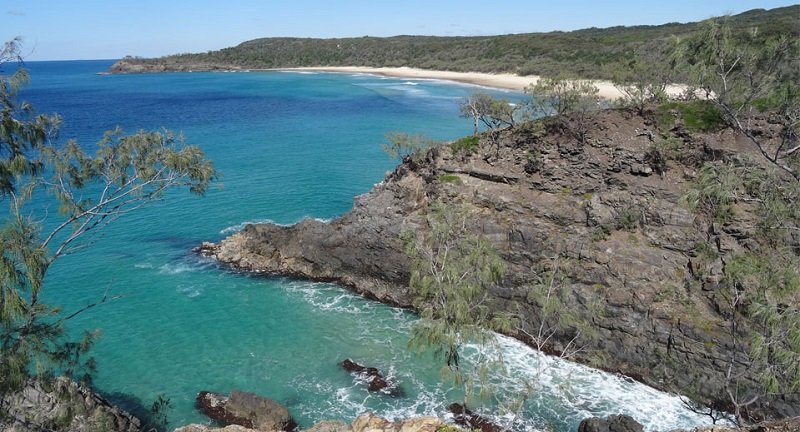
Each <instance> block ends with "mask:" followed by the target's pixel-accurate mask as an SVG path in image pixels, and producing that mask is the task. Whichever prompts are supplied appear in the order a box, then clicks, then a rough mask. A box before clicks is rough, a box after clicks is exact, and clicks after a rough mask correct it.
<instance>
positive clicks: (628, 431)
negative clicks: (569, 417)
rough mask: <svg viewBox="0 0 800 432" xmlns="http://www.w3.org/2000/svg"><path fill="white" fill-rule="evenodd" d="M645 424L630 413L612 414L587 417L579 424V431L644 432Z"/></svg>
mask: <svg viewBox="0 0 800 432" xmlns="http://www.w3.org/2000/svg"><path fill="white" fill-rule="evenodd" d="M643 430H644V426H642V425H641V424H640V423H639V422H637V421H636V420H634V419H633V417H631V416H628V415H624V414H622V415H612V416H608V417H606V418H604V419H603V418H599V417H592V418H589V419H585V420H583V421H582V422H581V424H580V425H579V426H578V432H642V431H643Z"/></svg>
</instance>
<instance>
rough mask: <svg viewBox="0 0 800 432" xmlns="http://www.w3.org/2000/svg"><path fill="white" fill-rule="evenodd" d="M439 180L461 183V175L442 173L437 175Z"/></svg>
mask: <svg viewBox="0 0 800 432" xmlns="http://www.w3.org/2000/svg"><path fill="white" fill-rule="evenodd" d="M439 181H440V182H444V183H456V184H459V183H461V177H459V176H457V175H455V174H442V175H440V176H439Z"/></svg>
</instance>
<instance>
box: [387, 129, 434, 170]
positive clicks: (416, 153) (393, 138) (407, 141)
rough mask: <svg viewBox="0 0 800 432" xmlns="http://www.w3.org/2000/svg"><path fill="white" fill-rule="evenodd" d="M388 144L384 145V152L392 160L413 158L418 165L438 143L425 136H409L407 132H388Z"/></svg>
mask: <svg viewBox="0 0 800 432" xmlns="http://www.w3.org/2000/svg"><path fill="white" fill-rule="evenodd" d="M386 141H388V143H386V144H384V145H383V151H385V152H386V154H388V155H389V157H390V158H392V159H400V160H401V161H402V160H403V159H405V158H406V157H411V160H413V161H414V162H416V163H419V162H421V161H422V158H424V157H425V153H426V152H427V151H428V150H429V149H431V148H433V147H436V145H437V144H438V143H437V142H436V141H434V140H432V139H430V138H428V137H426V136H425V135H424V134H413V135H412V134H409V133H407V132H388V133H387V134H386Z"/></svg>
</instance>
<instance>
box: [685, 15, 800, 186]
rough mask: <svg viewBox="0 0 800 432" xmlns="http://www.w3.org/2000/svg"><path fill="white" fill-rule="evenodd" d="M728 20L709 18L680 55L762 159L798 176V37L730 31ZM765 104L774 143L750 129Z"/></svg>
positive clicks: (695, 78)
mask: <svg viewBox="0 0 800 432" xmlns="http://www.w3.org/2000/svg"><path fill="white" fill-rule="evenodd" d="M730 21H731V19H730V18H720V19H714V20H711V21H709V22H708V23H707V24H706V26H705V28H704V29H703V31H702V32H700V33H699V34H698V35H697V36H696V37H694V38H693V39H692V40H690V41H689V43H688V46H687V50H686V56H685V57H686V61H687V62H688V63H689V64H690V65H691V74H692V75H691V76H692V81H693V84H694V85H695V86H696V87H697V88H699V89H700V90H701V91H703V92H704V94H705V95H706V96H707V97H708V98H709V99H710V100H711V101H713V102H714V103H715V104H716V105H717V106H718V107H719V109H720V111H721V112H722V114H723V116H724V117H725V120H726V121H727V122H728V124H729V125H730V126H731V127H732V128H734V129H735V130H736V131H738V132H741V133H742V134H744V135H745V136H747V137H748V138H749V139H750V141H751V142H752V143H753V144H754V145H755V147H756V149H757V150H758V151H759V152H760V153H761V155H762V156H764V158H765V159H766V160H768V161H769V162H770V163H772V164H774V165H775V166H777V167H779V168H780V169H782V170H784V171H786V172H788V173H789V174H791V175H792V176H793V177H794V178H795V179H796V180H800V165H798V152H800V145H798V131H799V130H800V129H799V128H800V67H798V51H800V41H799V40H798V38H797V37H788V36H787V35H781V36H777V37H771V38H766V39H765V38H764V37H763V36H761V34H760V33H759V32H758V31H757V29H752V30H751V31H749V32H735V31H734V30H733V29H732V25H731V23H730ZM767 107H769V108H772V109H773V110H774V111H775V113H774V115H772V116H771V122H772V123H774V124H775V127H776V128H777V129H778V131H779V132H778V136H779V139H778V140H777V142H773V141H772V140H770V139H768V138H766V137H764V136H762V135H760V134H757V133H755V132H754V130H755V129H756V127H755V123H756V122H757V121H758V116H759V114H760V111H763V110H764V108H767Z"/></svg>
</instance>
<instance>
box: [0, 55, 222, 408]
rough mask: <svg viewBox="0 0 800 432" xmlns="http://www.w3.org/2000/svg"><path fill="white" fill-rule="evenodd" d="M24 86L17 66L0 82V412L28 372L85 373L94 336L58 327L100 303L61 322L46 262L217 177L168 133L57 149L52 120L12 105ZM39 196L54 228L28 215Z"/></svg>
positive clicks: (113, 135)
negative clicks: (51, 301)
mask: <svg viewBox="0 0 800 432" xmlns="http://www.w3.org/2000/svg"><path fill="white" fill-rule="evenodd" d="M18 42H19V41H18V40H14V41H11V42H9V43H7V44H6V45H5V46H4V48H3V51H2V53H0V60H2V61H4V62H8V61H9V60H21V59H20V57H19V44H18ZM3 64H4V63H0V66H2V65H3ZM5 64H7V63H5ZM26 81H27V74H26V73H25V71H24V69H21V68H19V69H17V70H16V71H15V72H14V73H13V74H12V75H10V76H0V104H2V105H1V106H0V116H1V117H0V192H1V193H2V195H0V200H1V201H3V202H6V203H7V204H9V213H8V217H7V219H6V220H5V222H4V223H3V225H2V227H0V251H2V252H0V409H2V403H3V400H4V399H3V396H4V395H6V394H7V393H8V392H13V391H16V390H19V389H20V388H21V386H22V385H23V384H24V382H25V380H26V379H27V378H28V377H29V376H30V374H31V373H33V371H35V374H37V375H38V376H40V377H48V376H50V375H51V374H52V373H54V372H63V373H66V374H67V375H69V376H71V377H72V378H78V375H79V370H82V368H81V366H88V369H91V368H92V367H93V362H91V361H89V362H88V363H83V364H81V363H79V360H80V357H81V356H82V355H83V354H84V353H86V351H87V350H88V349H89V347H90V346H91V342H92V340H93V338H94V337H95V334H94V333H87V335H86V337H85V338H84V339H83V340H82V341H80V342H70V341H66V340H65V339H64V323H65V321H67V320H69V319H71V318H72V317H74V316H75V315H77V314H79V313H81V312H83V311H85V310H87V309H89V308H91V307H94V306H96V305H98V304H100V303H103V302H105V301H108V300H110V298H109V297H108V295H107V294H106V295H104V296H103V297H102V298H101V299H100V300H99V301H98V302H96V303H94V304H92V305H89V306H87V307H85V308H83V309H81V310H79V311H76V312H74V313H71V314H68V315H67V314H64V313H62V312H61V311H60V310H59V309H58V308H54V307H51V306H48V305H46V304H44V303H43V302H42V301H41V294H42V289H43V282H44V279H45V275H46V274H47V271H48V269H49V267H50V266H51V265H52V263H53V262H54V260H56V259H58V258H59V257H62V256H64V255H66V254H69V253H72V252H75V251H78V250H80V249H82V248H84V247H87V246H89V245H90V244H91V243H92V241H93V240H95V239H96V236H97V234H98V233H99V232H100V231H101V230H102V228H103V227H105V226H106V225H108V224H109V223H111V222H113V221H115V220H116V219H118V218H119V217H121V216H124V215H126V214H128V213H130V212H132V211H135V210H136V209H138V208H140V207H142V206H143V205H146V204H148V203H150V202H153V201H155V200H159V199H161V198H162V197H163V196H164V192H165V191H166V190H168V189H172V188H176V187H185V188H188V189H189V191H191V192H192V193H195V194H199V195H202V194H203V193H204V192H205V191H206V190H207V188H208V186H209V184H210V182H211V181H213V180H214V179H215V178H216V176H217V173H216V171H215V170H214V167H213V165H212V164H211V162H209V161H208V160H206V159H205V157H204V155H203V152H202V151H201V150H200V149H199V148H197V147H194V146H190V145H185V144H184V141H183V138H182V137H181V136H179V135H175V134H173V133H171V132H169V131H160V132H145V131H141V132H138V133H135V134H133V135H123V134H122V132H121V131H119V130H116V131H111V132H108V133H106V135H105V137H104V138H103V139H102V140H101V141H100V142H99V144H98V149H97V151H96V153H94V154H90V153H87V152H86V151H85V150H84V149H83V148H82V147H81V146H80V145H78V143H76V142H75V141H69V142H67V143H65V144H63V145H58V144H57V143H56V142H55V140H56V137H57V132H58V124H59V122H60V120H59V119H58V117H55V116H52V117H50V116H44V115H36V114H35V113H34V110H33V108H32V107H31V106H30V105H29V104H27V103H21V104H19V103H18V102H17V91H18V90H19V88H20V87H21V86H22V85H23V84H24V83H25V82H26ZM40 192H42V193H40ZM43 192H47V194H48V195H47V196H50V197H52V199H54V200H55V201H56V202H57V204H58V206H59V216H58V217H59V218H60V219H59V221H58V222H53V221H52V219H53V216H52V215H49V214H40V213H37V211H36V208H37V207H36V206H35V205H33V204H35V203H32V198H33V197H34V196H37V199H39V200H41V199H44V198H42V197H44V196H45V194H44V193H43ZM45 220H47V221H48V222H51V223H49V224H48V226H53V227H54V228H52V229H49V230H45V225H44V224H43V222H44V221H45ZM112 298H113V297H112Z"/></svg>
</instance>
